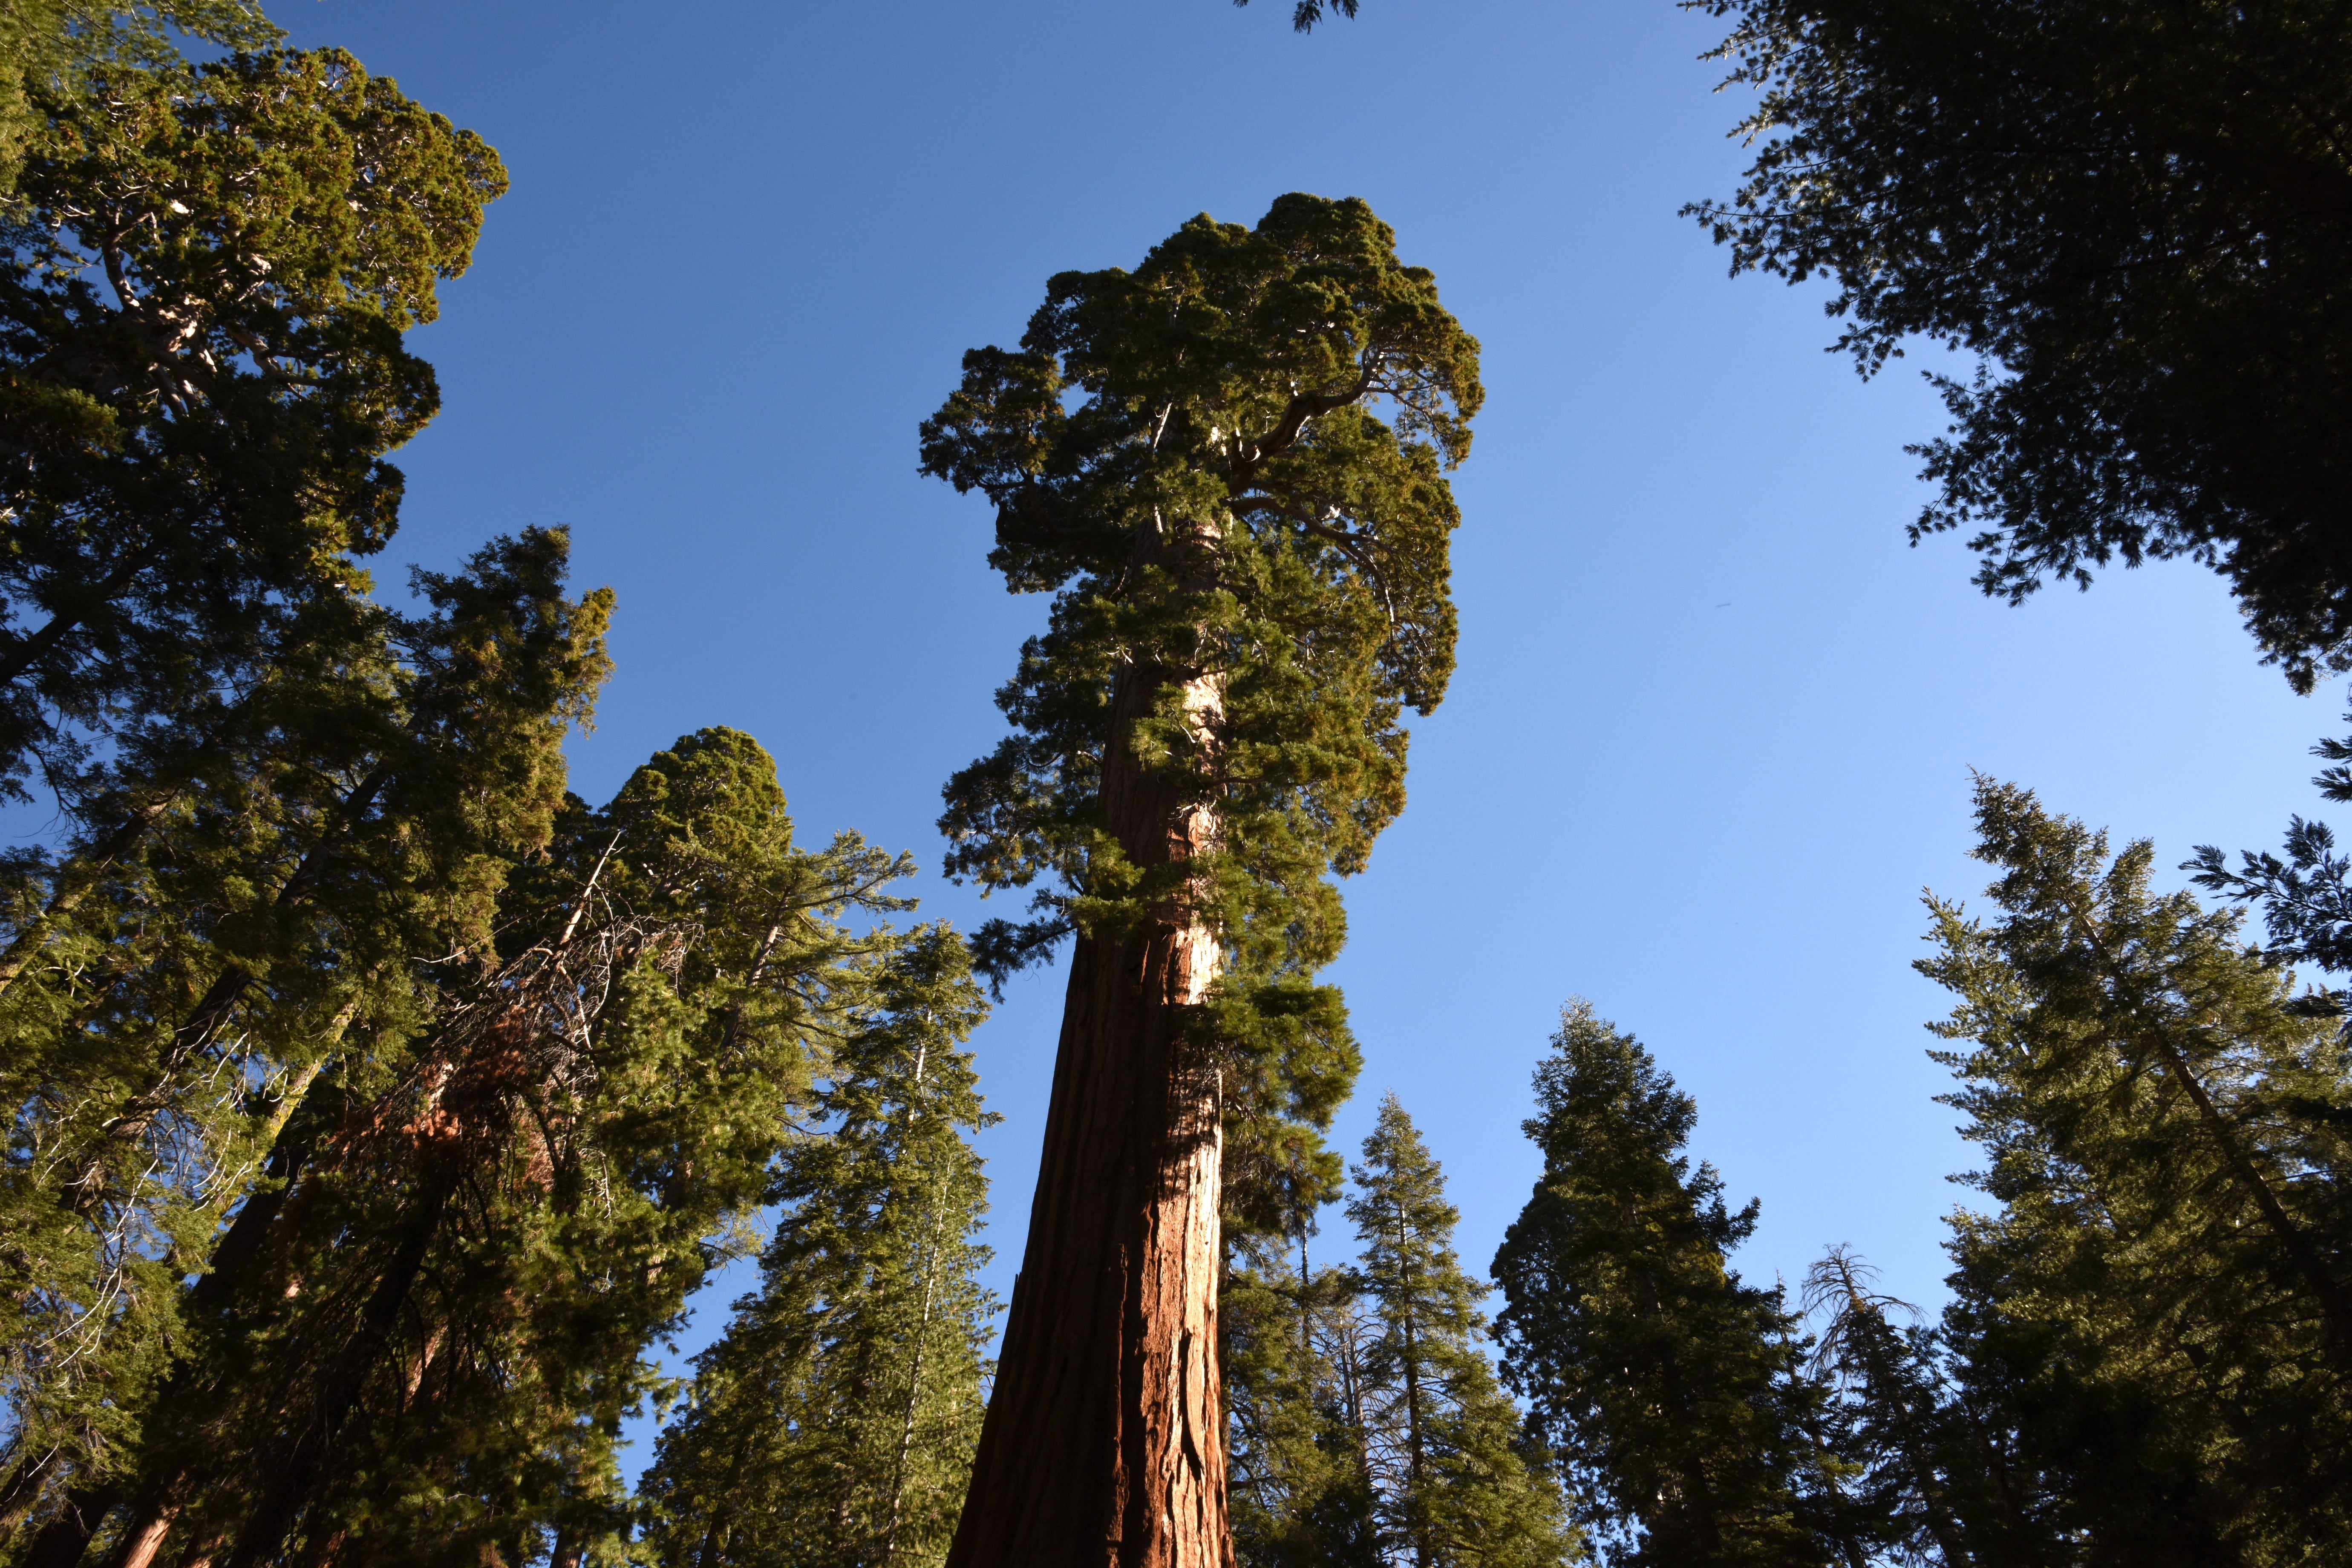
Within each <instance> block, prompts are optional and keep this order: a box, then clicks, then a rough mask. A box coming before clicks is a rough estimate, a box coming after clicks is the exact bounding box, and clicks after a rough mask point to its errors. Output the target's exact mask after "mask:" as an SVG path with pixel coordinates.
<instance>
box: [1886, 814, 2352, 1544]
mask: <svg viewBox="0 0 2352 1568" xmlns="http://www.w3.org/2000/svg"><path fill="white" fill-rule="evenodd" d="M1977 822H1978V828H1979V836H1980V843H1979V847H1978V850H1977V854H1978V856H1979V858H1982V859H1984V860H1987V861H1990V862H1991V863H1992V864H1994V865H1995V866H1997V867H1999V868H2000V871H2001V873H2002V874H2001V877H2000V880H1999V881H1997V882H1996V883H1995V884H1994V885H1993V887H1992V888H1991V889H1990V896H1991V898H1992V900H1993V902H1994V904H1995V906H1996V907H1997V909H1998V910H1999V911H2000V913H1999V915H1998V917H1997V918H1996V919H1995V920H1994V921H1992V922H1990V924H1987V923H1982V922H1979V921H1970V920H1969V919H1967V918H1966V917H1965V915H1964V914H1963V912H1962V911H1961V910H1959V909H1958V908H1957V907H1955V906H1951V905H1948V904H1945V903H1942V902H1939V901H1934V900H1931V904H1930V907H1931V909H1932V910H1934V913H1935V919H1936V940H1937V946H1938V952H1937V955H1936V956H1935V957H1933V958H1931V959H1928V960H1926V961H1924V962H1922V963H1921V964H1920V966H1919V967H1920V968H1921V970H1922V972H1923V973H1927V974H1928V975H1929V976H1931V977H1932V978H1934V979H1936V980H1937V981H1939V982H1940V983H1942V984H1945V985H1946V986H1948V987H1949V988H1950V989H1951V990H1952V991H1953V992H1954V993H1955V994H1957V995H1958V1005H1956V1007H1955V1009H1954V1011H1953V1014H1952V1016H1951V1018H1950V1019H1949V1020H1948V1022H1946V1023H1944V1024H1942V1025H1939V1026H1937V1029H1938V1032H1939V1033H1940V1034H1942V1035H1943V1036H1945V1037H1947V1038H1948V1039H1953V1040H1964V1041H1967V1042H1969V1048H1967V1049H1965V1050H1954V1051H1950V1052H1947V1053H1941V1058H1940V1059H1943V1060H1945V1061H1947V1062H1948V1064H1949V1065H1950V1066H1951V1067H1952V1068H1953V1069H1954V1071H1955V1072H1956V1073H1957V1074H1958V1076H1959V1078H1960V1079H1961V1080H1962V1087H1961V1088H1960V1089H1958V1091H1957V1092H1956V1093H1955V1094H1954V1095H1952V1096H1951V1097H1950V1100H1949V1103H1951V1104H1953V1105H1955V1106H1957V1107H1958V1108H1959V1109H1960V1110H1963V1111H1965V1112H1966V1113H1967V1114H1968V1116H1969V1125H1968V1127H1967V1128H1966V1131H1967V1133H1968V1135H1969V1137H1971V1138H1973V1139H1975V1140H1976V1141H1978V1142H1979V1143H1981V1144H1982V1145H1983V1146H1984V1149H1985V1152H1986V1156H1987V1164H1986V1168H1985V1169H1984V1171H1983V1172H1981V1173H1979V1174H1978V1175H1977V1176H1975V1177H1974V1178H1972V1180H1973V1181H1975V1183H1976V1184H1978V1185H1979V1187H1981V1189H1982V1190H1983V1191H1984V1192H1985V1193H1986V1194H1988V1195H1990V1196H1991V1197H1992V1198H1994V1199H1995V1200H1997V1201H1998V1203H1999V1204H2000V1208H1999V1210H1998V1212H1996V1213H1994V1214H1991V1215H1962V1216H1961V1217H1960V1218H1959V1219H1958V1222H1957V1231H1956V1235H1955V1237H1954V1240H1953V1243H1952V1251H1953V1258H1954V1261H1955V1265H1956V1268H1955V1272H1954V1274H1953V1276H1952V1283H1953V1286H1954V1289H1955V1291H1956V1294H1957V1300H1956V1301H1955V1302H1954V1305H1953V1306H1952V1308H1951V1310H1949V1312H1948V1314H1947V1336H1948V1340H1949V1342H1950V1345H1951V1348H1952V1351H1953V1353H1954V1355H1955V1357H1956V1360H1957V1368H1956V1372H1955V1376H1956V1377H1957V1379H1958V1382H1959V1383H1960V1384H1961V1391H1962V1395H1963V1398H1964V1399H1965V1400H1966V1401H1967V1402H1968V1403H1969V1405H1971V1406H1973V1407H1974V1408H1975V1409H1977V1410H1979V1411H1980V1412H1984V1413H1986V1414H1987V1415H1988V1416H1989V1417H1990V1419H1992V1420H1993V1421H1994V1422H1995V1423H1997V1424H1998V1425H1999V1426H2001V1427H2002V1428H2003V1429H2004V1433H2005V1436H2004V1441H2005V1443H2006V1445H2007V1446H2008V1447H2010V1448H2011V1449H2013V1451H2014V1461H2013V1463H2011V1465H2009V1466H2008V1467H2006V1468H2007V1469H2008V1472H2009V1473H2010V1474H2011V1476H2014V1477H2017V1478H2020V1479H2017V1480H2014V1481H2012V1482H2011V1488H2010V1489H2011V1496H2010V1497H2009V1498H2008V1499H2005V1500H2003V1501H2004V1504H2005V1506H2006V1507H2007V1508H2008V1510H2010V1511H2011V1513H2012V1514H2014V1515H2016V1516H2017V1517H2018V1518H2019V1519H2021V1520H2022V1521H2026V1522H2027V1523H2030V1524H2031V1525H2032V1529H2033V1531H2034V1532H2036V1533H2039V1534H2040V1535H2041V1536H2042V1538H2043V1539H2044V1540H2045V1542H2049V1543H2051V1544H2049V1545H2048V1546H2046V1547H2045V1549H2044V1550H2045V1551H2046V1552H2048V1559H2047V1560H2051V1561H2069V1562H2074V1561H2080V1562H2084V1563H2176V1562H2177V1563H2192V1562H2196V1563H2210V1562H2241V1563H2261V1564H2269V1563H2309V1562H2320V1561H2327V1560H2330V1559H2333V1558H2336V1557H2340V1556H2342V1555H2343V1554H2344V1553H2345V1552H2346V1551H2347V1547H2348V1546H2352V1534H2348V1533H2347V1525H2348V1524H2352V1511H2348V1510H2347V1504H2352V1494H2347V1475H2352V1469H2347V1465H2346V1463H2345V1456H2346V1455H2347V1453H2352V1426H2347V1414H2346V1413H2347V1408H2352V1402H2347V1398H2346V1388H2345V1377H2346V1374H2347V1370H2352V1368H2347V1346H2352V1317H2347V1309H2346V1285H2347V1280H2346V1276H2345V1272H2344V1268H2343V1262H2342V1260H2343V1258H2345V1257H2346V1255H2347V1243H2348V1242H2352V1209H2347V1205H2346V1201H2345V1194H2346V1192H2347V1183H2346V1176H2347V1153H2352V1148H2347V1142H2346V1140H2347V1136H2352V1080H2347V1074H2346V1064H2345V1058H2344V1056H2343V1054H2342V1047H2341V1045H2340V1042H2339V1041H2338V1040H2337V1038H2336V1031H2335V1029H2334V1027H2333V1026H2332V1025H2331V1024H2330V1023H2329V1022H2328V1021H2327V1020H2326V1018H2324V1017H2315V1016H2311V1014H2312V1010H2311V1009H2308V1008H2306V1007H2303V1006H2300V1005H2298V998H2297V997H2296V995H2295V992H2294V978H2293V976H2292V974H2291V973H2288V972H2286V971H2284V970H2283V969H2280V968H2278V967H2276V966H2274V965H2273V963H2270V962H2268V961H2267V960H2266V959H2265V957H2264V956H2263V953H2262V952H2260V951H2259V950H2257V949H2254V948H2252V947H2251V946H2249V945H2247V944H2245V943H2244V942H2242V940H2241V938H2240V935H2239V920H2238V917H2237V915H2236V914H2235V913H2234V912H2221V911H2210V910H2202V909H2200V908H2199V907H2198V905H2197V903H2196V901H2195V900H2194V899H2192V898H2191V897H2190V896H2189V895H2188V894H2186V893H2171V894H2161V893H2158V892H2156V891H2155V890H2154V889H2152V888H2151V887H2150V885H2149V877H2150V868H2151V864H2152V859H2153V855H2152V851H2151V849H2150V847H2149V846H2148V845H2147V843H2145V842H2138V843H2134V844H2131V845H2129V846H2126V847H2125V849H2124V850H2123V851H2122V852H2121V853H2120V854H2116V855H2114V856H2112V857H2111V856H2110V855H2109V853H2108V848H2107V843H2106V839H2105V836H2104V835H2102V834H2097V833H2094V832H2092V831H2090V830H2089V829H2087V828H2085V827H2084V826H2083V825H2082V824H2080V823H2078V822H2074V821H2073V820H2071V819H2068V818H2064V817H2059V816H2052V815H2050V814H2049V813H2047V812H2046V811H2044V810H2043V809H2042V806H2041V805H2040V804H2039V803H2038V802H2037V801H2036V800H2035V799H2034V797H2033V795H2032V794H2031V793H2029V792H2027V791H2025V790H2022V789H2019V788H2017V787H2015V786H2013V785H2008V784H1997V783H1993V782H1991V781H1980V783H1979V787H1978V791H1977ZM2070 1542H2073V1543H2081V1544H2080V1545H2079V1546H2074V1547H2072V1548H2070V1549H2069V1550H2068V1551H2063V1552H2062V1551H2061V1550H2060V1547H2059V1543H2070Z"/></svg>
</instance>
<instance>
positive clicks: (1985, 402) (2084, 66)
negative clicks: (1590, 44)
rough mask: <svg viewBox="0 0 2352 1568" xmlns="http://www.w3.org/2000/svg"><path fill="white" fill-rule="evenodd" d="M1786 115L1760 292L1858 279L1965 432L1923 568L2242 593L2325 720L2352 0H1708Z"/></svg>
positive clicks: (1959, 432)
mask: <svg viewBox="0 0 2352 1568" xmlns="http://www.w3.org/2000/svg"><path fill="white" fill-rule="evenodd" d="M1699 8H1700V9H1703V10H1706V11H1707V12H1708V13H1710V14H1712V15H1714V16H1727V17H1729V18H1731V21H1732V26H1733V31H1732V33H1731V36H1730V37H1729V38H1728V39H1727V41H1726V43H1725V44H1724V46H1723V47H1722V50H1721V55H1722V57H1723V58H1727V59H1728V60H1729V62H1730V64H1731V68H1732V70H1731V80H1732V82H1734V83H1738V84H1740V85H1742V86H1745V87H1748V88H1752V89H1756V91H1757V92H1758V93H1759V97H1758V99H1757V100H1756V103H1755V107H1754V109H1753V110H1752V111H1751V112H1750V113H1749V115H1748V118H1747V119H1746V121H1743V122H1742V124H1741V125H1740V126H1739V128H1738V133H1739V134H1740V135H1741V136H1742V137H1743V138H1744V139H1746V140H1747V141H1748V143H1749V144H1750V145H1752V146H1753V147H1754V148H1755V150H1756V161H1755V163H1754V164H1753V166H1752V167H1751V168H1750V169H1749V171H1748V177H1747V181H1746V183H1745V184H1743V185H1742V186H1741V187H1740V189H1739V191H1738V194H1737V195H1735V196H1734V198H1733V199H1732V200H1731V201H1730V202H1728V203H1708V204H1706V205H1701V206H1699V207H1697V208H1696V209H1694V210H1695V212H1696V216H1698V217H1699V218H1700V219H1701V220H1702V221H1703V222H1705V223H1706V224H1707V225H1709V226H1711V228H1712V229H1713V232H1714V234H1715V236H1716V237H1717V240H1719V241H1721V242H1724V243H1727V244H1728V245H1729V246H1730V247H1731V257H1732V266H1733V268H1734V269H1735V270H1748V269H1754V270H1760V271H1765V272H1775V273H1779V274H1780V275H1782V276H1783V277H1785V278H1787V279H1789V280H1790V282H1792V283H1796V282H1802V281H1804V280H1805V279H1809V278H1811V277H1813V276H1815V275H1816V274H1827V275H1828V276H1830V277H1831V278H1832V279H1835V280H1836V284H1837V290H1838V291H1837V293H1836V295H1835V297H1834V298H1833V299H1832V301H1831V309H1832V310H1833V311H1834V312H1836V313H1838V314H1840V315H1842V316H1843V317H1844V318H1845V319H1846V321H1847V325H1846V328H1845V331H1844V333H1843V337H1842V338H1841V339H1840V340H1839V342H1840V345H1841V346H1843V347H1844V348H1846V349H1849V350H1851V351H1852V352H1853V354H1854V355H1855V357H1856V360H1857V362H1858V363H1859V364H1860V365H1861V366H1862V367H1863V368H1864V369H1865V370H1866V371H1872V370H1876V369H1878V368H1879V367H1881V366H1883V365H1884V364H1885V363H1886V362H1887V361H1888V360H1889V359H1891V358H1892V357H1894V356H1895V354H1897V353H1900V351H1901V345H1902V344H1903V343H1904V342H1906V340H1909V339H1911V338H1914V337H1918V338H1924V339H1930V340H1934V341H1937V342H1943V343H1946V344H1948V345H1949V346H1951V347H1954V348H1958V349H1961V350H1964V351H1966V352H1968V353H1971V354H1973V355H1975V356H1977V357H1978V358H1979V362H1980V364H1981V367H1982V368H1981V369H1980V370H1979V374H1977V375H1976V377H1975V378H1974V379H1973V380H1963V379H1958V378H1952V377H1944V376H1938V377H1937V378H1935V379H1936V382H1937V385H1938V386H1939V387H1940V388H1941V390H1942V392H1943V395H1944V398H1945V401H1946V403H1947V404H1948V407H1949V409H1950V411H1951V415H1952V418H1953V425H1952V427H1951V430H1950V432H1949V433H1948V435H1947V436H1946V437H1943V438H1942V439H1939V440H1937V441H1934V442H1931V443H1929V444H1928V445H1927V447H1924V448H1923V451H1924V453H1925V455H1926V457H1927V477H1929V478H1931V479H1936V480H1938V481H1940V484H1941V487H1942V493H1941V494H1940V496H1939V497H1938V498H1937V500H1936V501H1934V502H1933V503H1931V504H1930V505H1929V506H1928V507H1927V510H1925V511H1924V513H1923V514H1922V516H1921V518H1920V520H1919V521H1918V522H1917V523H1916V524H1915V525H1914V526H1913V537H1914V538H1915V539H1916V538H1918V537H1920V536H1921V535H1923V534H1925V533H1927V532H1929V531H1936V530H1940V529H1948V528H1965V529H1967V530H1969V531H1970V532H1971V534H1972V535H1973V538H1972V539H1971V540H1970V543H1971V544H1972V546H1973V547H1974V548H1975V549H1976V550H1977V551H1979V552H1980V553H1981V555H1982V556H1983V565H1982V568H1981V569H1980V570H1979V573H1978V576H1977V581H1978V583H1979V584H1980V585H1981V586H1982V587H1983V588H1984V590H1985V591H1986V592H1987V593H1990V594H1999V595H2005V596H2007V597H2008V598H2010V599H2011V600H2012V601H2015V600H2017V599H2020V598H2022V597H2023V596H2025V595H2027V594H2029V593H2031V592H2032V590H2033V589H2034V588H2035V587H2036V586H2038V585H2039V584H2042V582H2044V581H2046V580H2051V579H2058V580H2067V579H2072V580H2074V581H2077V582H2082V583H2087V582H2088V581H2089V578H2090V574H2091V573H2092V571H2093V569H2094V568H2097V567H2104V566H2105V565H2106V564H2108V563H2109V562H2111V561H2112V560H2114V559H2116V557H2121V558H2122V559H2123V560H2124V561H2125V562H2126V563H2128V564H2134V565H2136V564H2137V563H2139V562H2140V561H2141V560H2143V559H2145V558H2148V557H2156V558H2163V557H2168V556H2187V557H2189V558H2190V559H2192V560H2196V561H2200V562H2202V563H2206V564H2209V565H2211V566H2213V567H2215V568H2216V569H2217V570H2219V571H2220V572H2221V574H2222V575H2223V576H2224V577H2225V578H2226V579H2227V580H2228V582H2229V584H2230V586H2231V591H2232V592H2233V593H2234V594H2235V595H2237V599H2238V602H2239V605H2241V607H2242V610H2243V612H2244V614H2245V617H2246V622H2247V625H2248V626H2249V627H2250V628H2251V629H2252V632H2253V634H2254V636H2255V637H2256V638H2257V640H2258V641H2259V642H2260V644H2261V646H2262V647H2263V650H2264V653H2265V655H2266V657H2267V658H2269V659H2271V660H2273V661H2274V662H2278V663H2282V664H2284V666H2285V668H2286V671H2287V674H2288V676H2289V678H2290V679H2293V680H2294V682H2295V684H2296V685H2297V686H2298V688H2301V689H2309V687H2310V685H2311V684H2312V682H2313V680H2314V679H2315V678H2316V677H2317V675H2318V673H2319V672H2320V671H2321V670H2323V669H2340V668H2346V666H2347V661H2352V526H2347V524H2352V514H2347V510H2346V508H2347V501H2346V498H2347V496H2352V483H2347V479H2352V472H2347V456H2346V449H2345V444H2344V441H2343V438H2342V434H2341V433H2342V431H2343V430H2344V428H2345V427H2346V425H2347V421H2352V290H2347V288H2346V286H2345V266H2344V257H2345V255H2346V253H2347V249H2352V165H2347V161H2346V157H2345V152H2344V149H2345V147H2346V146H2347V144H2352V9H2347V7H2346V6H2345V5H2343V4H2342V3H2341V0H2271V3H2267V4H2263V5H2241V4H2235V3H2233V0H2169V3H2167V4H2162V5H2108V4H2105V3H2103V0H1958V3H1956V4H1951V5H1916V4H1912V3H1909V0H1703V3H1702V4H1701V5H1700V6H1699Z"/></svg>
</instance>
